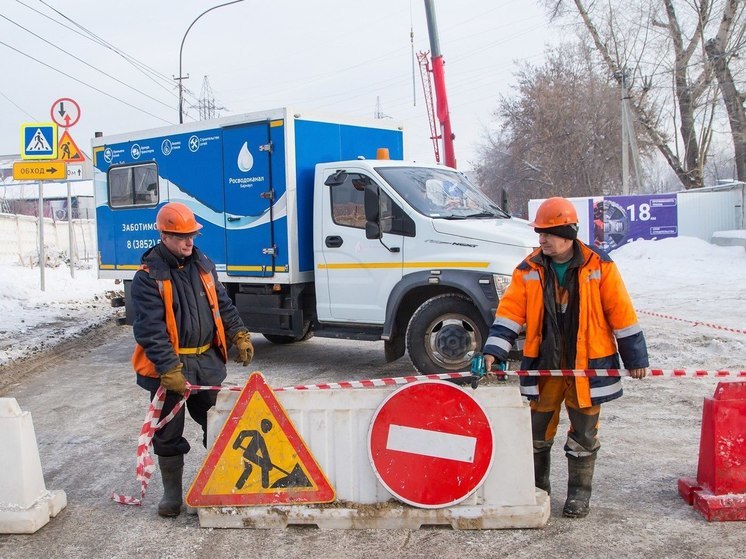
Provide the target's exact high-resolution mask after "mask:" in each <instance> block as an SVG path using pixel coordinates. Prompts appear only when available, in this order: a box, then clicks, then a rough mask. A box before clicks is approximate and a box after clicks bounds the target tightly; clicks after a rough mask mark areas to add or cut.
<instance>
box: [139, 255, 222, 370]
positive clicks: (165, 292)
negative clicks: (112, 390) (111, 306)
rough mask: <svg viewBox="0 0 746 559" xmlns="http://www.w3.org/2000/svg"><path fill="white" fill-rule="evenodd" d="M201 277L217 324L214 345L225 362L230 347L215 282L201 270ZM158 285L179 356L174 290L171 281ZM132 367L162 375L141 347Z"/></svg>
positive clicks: (170, 333)
mask: <svg viewBox="0 0 746 559" xmlns="http://www.w3.org/2000/svg"><path fill="white" fill-rule="evenodd" d="M140 270H143V271H145V272H148V267H147V266H146V265H142V266H141V267H140ZM199 276H200V279H201V280H202V285H203V287H204V288H205V295H206V296H207V300H208V302H209V304H210V309H211V310H212V317H213V321H214V323H215V336H214V339H213V342H212V343H213V345H214V346H215V347H217V348H218V350H219V351H220V355H221V356H222V359H223V362H226V361H227V360H228V345H227V344H226V339H225V328H224V327H223V321H222V320H221V318H220V305H219V304H218V294H217V290H216V288H215V281H214V278H213V275H212V273H211V272H209V271H206V270H204V269H202V268H199ZM155 281H156V283H157V284H158V291H159V292H160V294H161V297H162V299H163V307H164V310H165V320H166V332H167V333H168V338H169V340H170V342H171V345H172V346H173V349H174V355H175V356H177V359H178V353H179V332H178V330H177V328H176V317H175V315H174V308H173V289H172V284H171V280H168V279H159V280H155ZM132 366H133V367H134V369H135V371H136V372H137V374H139V375H142V376H146V377H153V378H158V377H159V376H160V375H159V374H158V372H157V371H156V367H155V364H154V363H153V362H152V361H151V360H150V359H148V357H147V356H146V355H145V349H144V348H143V347H142V346H141V345H140V344H136V345H135V351H134V353H133V354H132Z"/></svg>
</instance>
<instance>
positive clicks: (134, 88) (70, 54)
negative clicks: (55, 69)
mask: <svg viewBox="0 0 746 559" xmlns="http://www.w3.org/2000/svg"><path fill="white" fill-rule="evenodd" d="M0 17H1V18H3V19H4V20H6V21H9V22H10V23H12V24H13V25H16V26H17V27H20V28H21V29H23V30H24V31H26V32H27V33H30V34H31V35H33V36H34V37H36V38H37V39H39V40H40V41H44V42H45V43H47V44H48V45H51V46H53V47H54V48H56V49H57V50H59V51H61V52H64V53H65V54H66V55H68V56H70V57H72V58H74V59H75V60H77V61H79V62H81V63H83V64H85V65H86V66H88V67H89V68H92V69H93V70H96V71H97V72H100V73H101V74H103V75H104V76H106V77H108V78H111V79H112V80H114V81H115V82H117V83H120V84H122V85H123V86H125V87H128V88H129V89H131V90H132V91H136V92H137V93H140V94H141V95H144V96H145V97H147V98H148V99H152V100H153V101H155V102H156V103H160V104H161V105H163V106H164V107H168V108H169V109H171V108H173V107H171V105H169V104H167V103H164V102H163V101H161V100H160V99H156V98H155V97H153V96H151V95H148V94H147V93H145V92H144V91H141V90H139V89H137V88H136V87H133V86H131V85H129V84H128V83H125V82H123V81H122V80H120V79H119V78H117V77H115V76H112V75H111V74H109V73H107V72H105V71H104V70H101V69H100V68H97V67H96V66H93V65H92V64H89V63H88V62H86V61H85V60H83V59H81V58H79V57H77V56H75V55H74V54H72V53H71V52H69V51H66V50H65V49H63V48H62V47H59V46H57V45H55V44H54V43H52V42H51V41H47V40H46V39H45V38H44V37H42V36H40V35H37V34H36V33H34V32H33V31H31V30H30V29H27V28H26V27H24V26H23V25H21V24H20V23H17V22H15V21H13V20H12V19H10V18H8V17H7V16H4V15H3V14H0Z"/></svg>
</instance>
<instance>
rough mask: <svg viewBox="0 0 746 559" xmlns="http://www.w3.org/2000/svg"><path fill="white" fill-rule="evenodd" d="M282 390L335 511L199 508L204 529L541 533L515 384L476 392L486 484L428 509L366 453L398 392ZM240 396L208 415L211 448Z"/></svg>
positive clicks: (225, 398)
mask: <svg viewBox="0 0 746 559" xmlns="http://www.w3.org/2000/svg"><path fill="white" fill-rule="evenodd" d="M397 389H398V387H397V386H385V387H380V388H370V389H366V390H344V389H331V390H314V391H311V390H308V391H277V392H276V393H275V395H276V396H277V399H278V400H279V402H280V403H281V404H282V406H283V407H284V408H285V411H286V412H287V414H288V416H289V417H290V419H291V420H292V422H293V424H294V425H295V427H296V429H297V430H298V432H299V433H300V435H301V436H302V437H303V440H304V441H305V443H306V445H307V446H308V448H309V449H310V451H311V453H312V454H313V456H314V458H315V459H316V461H317V462H318V464H319V466H320V467H321V469H322V470H323V472H324V474H325V475H326V477H327V479H328V480H329V482H330V483H331V485H332V486H333V487H334V489H335V491H336V499H337V500H336V502H335V503H333V504H332V505H272V506H248V507H231V506H216V507H208V508H199V519H200V525H201V526H202V527H204V528H283V527H286V526H287V525H289V524H315V525H317V526H318V527H319V528H404V529H418V528H420V527H421V526H423V525H436V524H445V525H451V526H452V527H453V528H455V529H492V528H540V527H543V526H544V525H545V524H546V522H547V520H548V518H549V510H550V507H549V497H548V496H547V494H546V493H545V492H544V491H541V490H539V489H536V488H535V487H534V470H533V450H532V446H531V420H530V412H529V407H528V404H526V403H524V401H523V400H522V399H521V397H520V394H519V392H518V390H517V389H516V388H515V387H514V386H495V387H493V386H482V387H480V388H479V389H477V390H472V389H471V388H463V390H466V391H468V392H469V393H471V394H472V395H473V396H474V398H475V399H476V400H477V401H478V402H479V403H480V404H481V406H482V407H483V408H484V410H485V412H486V414H487V416H488V417H489V420H490V424H491V426H492V431H493V449H494V461H493V464H492V468H491V469H490V472H489V474H488V475H487V477H486V478H485V480H484V483H483V484H482V485H481V487H479V488H478V489H477V490H476V491H475V492H474V493H473V494H471V495H470V496H469V497H467V498H466V499H465V500H463V501H461V502H460V503H458V504H457V505H453V506H449V507H445V508H437V509H424V508H416V507H412V506H409V505H406V504H403V503H401V502H400V501H397V500H395V498H394V496H393V495H392V494H391V493H390V492H389V491H387V490H386V488H385V487H384V486H383V485H382V484H381V483H380V482H379V481H378V478H377V477H376V475H375V473H374V471H373V468H372V466H371V463H370V460H369V455H368V430H369V428H370V424H371V421H372V419H373V415H374V413H375V411H376V409H377V408H378V406H379V405H380V404H381V402H383V400H384V399H385V398H386V397H387V396H388V395H389V394H391V393H392V392H393V391H395V390H397ZM237 398H238V393H237V392H235V391H231V390H222V391H220V393H219V394H218V398H217V405H216V406H215V407H214V408H213V409H212V410H210V412H209V415H208V448H209V447H211V446H212V443H213V442H214V441H215V439H216V438H217V436H218V434H219V433H220V429H221V428H222V426H223V424H224V423H225V421H226V419H227V418H228V416H229V414H230V412H231V409H232V408H233V405H234V403H235V401H236V399H237Z"/></svg>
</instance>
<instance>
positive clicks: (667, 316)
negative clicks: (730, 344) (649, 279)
mask: <svg viewBox="0 0 746 559" xmlns="http://www.w3.org/2000/svg"><path fill="white" fill-rule="evenodd" d="M635 310H636V311H637V312H638V313H640V314H646V315H648V316H655V317H658V318H666V319H668V320H678V321H679V322H687V323H689V324H691V325H692V326H707V327H708V328H715V329H716V330H725V331H726V332H735V333H736V334H746V330H739V329H738V328H730V327H729V326H721V325H720V324H713V323H711V322H702V321H699V320H688V319H686V318H679V317H678V316H672V315H670V314H662V313H657V312H652V311H644V310H640V309H635Z"/></svg>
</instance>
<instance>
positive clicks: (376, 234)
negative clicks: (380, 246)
mask: <svg viewBox="0 0 746 559" xmlns="http://www.w3.org/2000/svg"><path fill="white" fill-rule="evenodd" d="M364 204H365V238H367V239H380V238H381V224H380V223H378V217H379V211H380V209H379V206H378V186H376V185H375V184H367V185H365V201H364Z"/></svg>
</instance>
